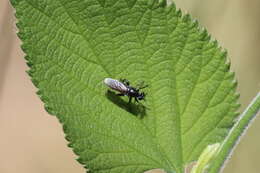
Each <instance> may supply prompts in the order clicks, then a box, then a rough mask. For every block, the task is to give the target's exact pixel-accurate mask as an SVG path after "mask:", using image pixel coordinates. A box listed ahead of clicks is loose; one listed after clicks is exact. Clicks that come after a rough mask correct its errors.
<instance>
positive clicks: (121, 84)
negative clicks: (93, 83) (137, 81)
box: [104, 78, 148, 103]
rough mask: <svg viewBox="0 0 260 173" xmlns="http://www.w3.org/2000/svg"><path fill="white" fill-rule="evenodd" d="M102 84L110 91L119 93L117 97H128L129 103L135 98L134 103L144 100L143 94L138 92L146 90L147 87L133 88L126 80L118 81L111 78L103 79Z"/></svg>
mask: <svg viewBox="0 0 260 173" xmlns="http://www.w3.org/2000/svg"><path fill="white" fill-rule="evenodd" d="M104 83H105V84H106V85H107V86H108V87H109V88H111V89H113V90H115V91H118V92H120V93H119V94H117V95H119V96H128V97H129V103H130V102H131V101H132V98H133V97H134V98H135V101H136V102H139V100H144V98H145V93H144V92H139V91H140V89H143V88H146V87H147V86H148V85H145V86H143V87H139V88H134V87H132V86H130V82H129V81H128V80H126V79H122V80H120V81H118V80H116V79H111V78H105V80H104Z"/></svg>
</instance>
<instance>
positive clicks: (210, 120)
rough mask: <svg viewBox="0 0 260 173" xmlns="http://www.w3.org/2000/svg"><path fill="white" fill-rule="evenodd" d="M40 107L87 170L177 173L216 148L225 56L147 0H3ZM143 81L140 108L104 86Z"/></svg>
mask: <svg viewBox="0 0 260 173" xmlns="http://www.w3.org/2000/svg"><path fill="white" fill-rule="evenodd" d="M11 2H12V4H13V6H14V7H15V9H16V16H17V18H18V21H19V22H18V24H17V25H18V28H19V34H18V35H19V37H20V38H21V40H22V41H23V45H22V48H23V50H24V52H25V53H26V60H27V61H28V65H29V66H30V70H29V75H30V76H31V77H32V81H33V83H34V84H35V85H36V86H37V87H38V88H39V92H38V94H39V95H40V97H41V99H42V100H43V101H44V103H45V107H46V110H47V111H48V112H49V113H51V114H53V115H56V116H57V117H58V119H59V120H60V122H61V123H62V124H63V127H64V132H65V133H66V139H67V140H68V141H70V144H69V146H70V147H72V148H73V151H74V152H75V153H76V154H77V155H78V156H79V159H78V160H79V162H80V163H82V164H83V165H85V166H86V168H87V169H89V170H90V172H94V173H122V172H124V173H141V172H144V171H145V170H149V169H153V168H162V169H164V170H166V171H167V172H169V173H170V172H172V173H173V172H176V173H182V172H183V171H184V168H185V165H187V164H188V163H190V162H192V161H196V160H197V159H198V158H199V155H200V154H201V152H202V151H203V149H204V148H206V147H207V146H208V145H210V144H214V143H218V142H221V141H223V139H224V138H225V136H226V135H227V134H228V131H229V129H230V128H231V127H232V126H233V124H234V119H235V117H236V116H237V113H236V110H237V108H238V106H239V105H238V104H237V98H238V95H237V94H236V93H235V87H236V82H234V74H233V73H230V72H229V67H230V64H229V63H227V59H226V52H225V51H223V50H222V49H221V48H220V47H219V46H218V44H217V42H216V41H212V40H211V38H210V36H209V35H208V34H207V32H206V31H205V30H204V29H201V28H200V27H199V26H198V23H197V22H196V21H192V20H191V18H190V16H189V15H182V14H181V12H180V11H179V10H176V8H175V6H174V4H172V5H170V6H167V5H166V1H159V2H158V1H155V0H85V1H82V0H73V1H71V0H41V1H38V0H12V1H11ZM106 77H110V78H115V79H119V78H127V79H128V80H130V81H131V85H133V86H136V85H137V84H138V82H140V81H144V82H145V83H146V84H149V87H148V88H147V89H145V92H146V93H147V96H146V101H145V102H143V103H142V104H143V105H144V106H142V105H140V104H136V103H132V104H127V98H126V97H125V98H124V97H123V98H120V97H117V96H115V94H113V93H111V92H107V88H106V86H104V84H103V80H104V78H106Z"/></svg>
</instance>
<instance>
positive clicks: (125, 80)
mask: <svg viewBox="0 0 260 173" xmlns="http://www.w3.org/2000/svg"><path fill="white" fill-rule="evenodd" d="M120 82H122V83H123V84H125V85H127V86H129V85H130V82H129V80H127V79H120Z"/></svg>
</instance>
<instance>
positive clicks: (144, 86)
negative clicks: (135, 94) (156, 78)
mask: <svg viewBox="0 0 260 173" xmlns="http://www.w3.org/2000/svg"><path fill="white" fill-rule="evenodd" d="M148 86H149V85H145V86H142V87H139V88H138V90H140V89H144V88H146V87H148Z"/></svg>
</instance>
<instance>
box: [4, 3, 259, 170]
mask: <svg viewBox="0 0 260 173" xmlns="http://www.w3.org/2000/svg"><path fill="white" fill-rule="evenodd" d="M176 3H177V5H178V7H180V8H182V9H183V11H187V12H189V13H191V14H192V15H193V17H195V18H197V19H198V20H199V21H200V23H201V25H202V26H204V27H206V28H207V29H208V31H209V33H211V34H212V35H213V37H214V38H216V39H217V40H219V42H220V44H221V45H222V46H223V47H225V48H227V50H228V52H229V57H230V59H231V61H232V67H231V68H232V70H233V71H235V72H236V78H237V79H238V82H239V86H238V91H239V92H240V93H241V99H240V102H241V103H242V109H243V108H245V106H246V105H247V104H248V103H249V102H250V100H251V99H252V98H253V97H254V96H255V95H256V93H257V92H259V88H260V77H259V75H260V68H259V65H260V55H259V54H260V20H259V17H260V1H259V0H248V1H247V0H229V1H227V0H176ZM14 23H15V19H14V15H13V10H12V8H11V6H10V4H9V2H8V0H0V136H1V139H0V173H17V172H19V173H59V172H62V173H72V172H73V173H83V172H85V171H84V169H83V168H82V166H81V165H80V164H79V163H77V162H76V161H75V160H74V159H75V158H76V156H75V155H74V154H73V152H72V151H71V149H70V148H68V147H67V146H66V144H67V142H66V140H65V139H64V134H63V132H62V128H61V125H60V124H59V123H58V121H57V119H56V118H55V117H53V116H50V115H48V114H47V113H46V112H45V111H44V109H43V104H42V103H41V101H40V100H39V98H38V97H37V96H36V94H35V91H36V88H35V87H34V86H33V85H32V83H31V81H30V79H29V77H28V76H27V74H26V73H25V70H26V69H28V68H27V67H26V65H25V60H24V59H23V56H24V54H23V53H22V51H21V49H20V47H19V46H20V41H19V40H18V38H17V36H16V29H15V25H14ZM242 109H241V110H242ZM259 131H260V119H259V118H257V119H256V121H255V122H254V124H253V125H252V126H251V128H250V129H249V130H248V132H247V134H246V135H245V136H244V137H243V139H242V141H241V143H240V144H239V145H238V147H237V149H236V150H235V153H234V155H233V156H232V159H231V161H230V162H229V163H228V164H227V167H226V168H225V170H224V173H258V172H260V136H259Z"/></svg>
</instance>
